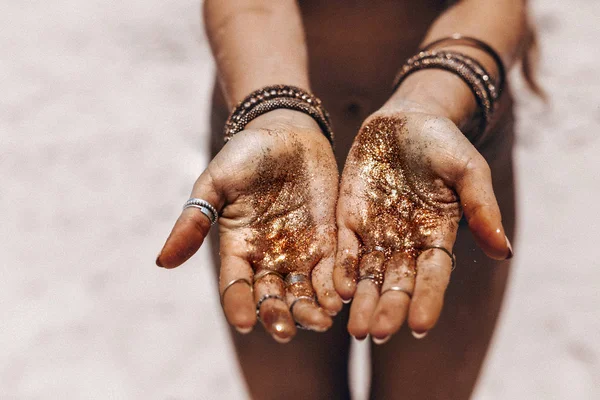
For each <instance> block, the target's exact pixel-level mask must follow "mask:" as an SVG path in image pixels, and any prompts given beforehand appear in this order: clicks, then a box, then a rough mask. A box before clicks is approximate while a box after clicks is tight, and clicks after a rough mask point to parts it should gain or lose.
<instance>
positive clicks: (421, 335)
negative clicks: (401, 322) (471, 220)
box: [412, 331, 429, 339]
mask: <svg viewBox="0 0 600 400" xmlns="http://www.w3.org/2000/svg"><path fill="white" fill-rule="evenodd" d="M428 333H429V331H425V332H421V333H417V332H415V331H412V335H413V336H414V337H415V339H423V338H424V337H425V336H427V334H428Z"/></svg>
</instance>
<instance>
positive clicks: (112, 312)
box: [0, 0, 600, 399]
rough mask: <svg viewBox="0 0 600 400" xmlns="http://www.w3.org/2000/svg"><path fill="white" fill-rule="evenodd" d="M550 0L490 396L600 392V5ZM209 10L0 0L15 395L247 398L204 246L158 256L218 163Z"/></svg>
mask: <svg viewBox="0 0 600 400" xmlns="http://www.w3.org/2000/svg"><path fill="white" fill-rule="evenodd" d="M533 5H534V10H535V13H534V17H535V20H536V21H537V22H538V24H539V28H540V32H541V39H542V45H543V48H544V60H543V65H542V71H541V76H540V77H541V81H542V82H543V83H544V85H545V86H546V88H547V89H548V91H549V92H550V94H551V98H552V104H551V106H549V107H544V106H543V105H541V104H540V103H539V102H538V101H536V100H535V99H534V98H533V97H531V96H530V95H529V94H528V93H519V96H520V97H519V98H520V100H519V103H520V107H519V114H520V123H519V135H518V146H517V149H516V161H517V165H518V184H519V190H520V191H519V215H520V229H519V234H518V238H517V240H516V243H515V250H516V259H515V264H516V265H515V268H514V274H513V276H512V282H511V285H510V289H509V293H508V297H507V299H506V307H505V309H504V313H503V315H502V320H501V323H500V328H499V329H498V331H497V335H496V338H495V342H494V346H493V349H492V350H491V355H490V357H489V359H488V362H487V365H486V369H485V372H484V373H483V376H482V379H481V381H480V384H479V386H478V388H477V392H476V396H475V398H476V399H597V398H600V389H599V388H600V363H599V360H598V357H599V356H600V319H599V318H598V317H599V313H598V309H599V308H600V296H599V295H598V282H599V278H600V269H599V268H598V262H596V260H597V258H598V251H597V245H598V239H600V235H599V234H598V228H599V224H598V222H599V212H598V209H597V205H596V199H595V195H600V179H599V178H598V176H599V174H598V172H597V166H598V162H597V160H596V158H597V155H598V154H600V141H599V140H598V134H599V133H600V108H599V106H600V74H599V71H598V68H597V65H596V63H598V61H600V52H599V51H598V49H599V46H598V41H599V40H600V35H599V33H600V32H599V29H598V25H599V21H600V2H598V1H597V0H587V1H586V0H573V1H569V2H565V1H561V0H537V1H534V2H533ZM198 10H199V5H198V1H197V0H194V1H192V0H187V1H178V2H164V1H156V0H146V1H139V0H137V1H115V0H104V1H100V0H88V1H85V2H82V1H74V0H55V1H47V2H41V1H26V0H23V1H3V2H1V3H0V171H1V175H0V177H1V178H0V179H1V180H0V213H1V216H2V217H1V220H0V221H1V223H0V234H1V237H2V240H1V244H0V260H1V267H0V268H1V269H0V271H1V278H0V321H1V323H2V329H0V398H2V399H13V398H18V399H21V398H28V399H29V398H47V399H50V398H52V399H59V398H64V399H74V398H98V399H107V398H115V399H166V398H178V399H243V398H245V394H244V390H243V385H242V383H241V380H240V376H239V373H238V372H237V370H236V367H235V362H234V360H233V357H232V352H231V348H230V346H229V344H228V343H227V341H226V332H225V329H224V322H223V321H222V320H221V317H220V312H219V308H218V299H217V295H216V289H215V287H214V285H213V284H212V281H213V280H214V276H213V274H212V272H211V271H210V269H211V268H210V267H209V265H208V262H207V260H208V257H207V254H208V253H207V251H206V250H201V251H200V253H199V254H198V255H197V256H196V257H195V258H194V259H193V261H192V262H191V263H189V264H188V265H187V266H185V267H183V268H180V269H179V270H177V271H164V270H161V269H159V268H156V267H154V265H153V262H154V257H155V255H156V253H157V251H158V250H159V248H160V245H161V244H162V241H163V240H164V238H165V236H166V234H167V233H168V231H169V229H170V227H171V223H172V222H173V220H174V218H175V217H176V216H177V214H178V211H179V210H178V204H180V203H181V202H182V201H183V200H185V198H186V197H187V195H188V193H189V190H190V187H191V184H192V182H193V180H194V179H195V177H196V176H197V175H198V173H199V172H200V171H201V169H202V168H203V167H204V166H205V165H206V163H207V159H206V157H205V153H204V152H203V151H201V148H202V146H203V145H204V144H205V143H206V133H207V123H206V121H207V109H208V102H209V97H208V93H209V90H210V85H211V77H212V75H213V72H214V71H213V68H214V67H213V65H212V61H210V56H209V53H208V48H207V43H206V40H205V38H204V36H203V33H202V28H201V25H200V20H199V18H198V13H199V11H198ZM516 86H519V85H518V84H517V85H516ZM359 386H360V384H359ZM359 392H363V393H364V390H360V388H359Z"/></svg>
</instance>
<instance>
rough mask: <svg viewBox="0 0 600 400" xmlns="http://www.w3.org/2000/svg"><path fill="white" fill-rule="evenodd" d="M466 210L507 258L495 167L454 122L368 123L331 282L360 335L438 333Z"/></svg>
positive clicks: (342, 201) (353, 166)
mask: <svg viewBox="0 0 600 400" xmlns="http://www.w3.org/2000/svg"><path fill="white" fill-rule="evenodd" d="M463 212H464V214H465V216H466V219H467V221H468V223H469V227H470V229H471V231H472V233H473V235H474V236H475V239H476V241H477V243H478V244H479V246H480V247H481V248H482V249H483V250H484V251H485V253H486V254H487V255H488V256H490V257H492V258H495V259H505V258H507V257H509V256H510V254H511V251H512V250H510V244H509V242H508V239H507V238H506V236H505V234H504V229H503V227H502V223H501V216H500V210H499V208H498V204H497V202H496V199H495V196H494V193H493V189H492V181H491V175H490V170H489V167H488V165H487V163H486V161H485V160H484V158H483V157H482V156H481V155H480V154H479V153H478V152H477V150H476V149H475V148H474V147H473V146H472V145H471V143H470V142H469V140H467V139H466V138H465V137H464V135H463V134H462V133H461V131H460V130H459V129H458V128H457V127H456V126H455V125H454V124H453V123H452V122H451V121H450V120H448V119H446V118H442V117H437V116H435V115H432V114H428V113H426V112H416V111H411V112H398V111H395V110H394V109H390V108H387V109H382V111H379V112H378V113H376V114H375V115H373V116H371V117H370V118H369V119H368V120H367V121H366V122H365V123H364V125H363V126H362V128H361V130H360V132H359V134H358V135H357V137H356V139H355V141H354V144H353V146H352V149H351V150H350V153H349V155H348V159H347V161H346V165H345V168H344V172H343V174H342V182H341V187H340V198H339V201H338V206H337V224H338V251H337V257H336V264H335V270H334V283H335V287H336V289H337V291H338V293H339V294H340V295H341V297H342V298H343V299H345V300H349V299H351V298H352V297H354V300H353V303H352V307H351V310H350V320H349V322H348V330H349V332H350V333H351V334H352V335H353V336H355V337H357V338H364V337H365V336H366V335H367V334H369V333H370V334H371V336H372V337H373V338H374V340H376V341H377V342H381V341H383V340H386V339H387V338H388V337H389V336H390V335H392V334H393V333H395V332H396V331H398V329H399V328H400V326H401V325H402V324H403V322H404V321H405V320H406V319H408V325H409V326H410V328H411V329H412V330H413V332H415V333H417V334H424V333H426V332H427V331H428V330H429V329H431V328H433V326H434V325H435V323H436V321H437V319H438V317H439V315H440V312H441V309H442V304H443V298H444V292H445V289H446V287H447V285H448V282H449V279H450V272H451V270H452V267H453V264H454V261H453V256H452V255H451V254H452V247H453V245H454V241H455V239H456V233H457V229H458V223H459V221H460V219H461V216H462V213H463ZM458 267H459V268H460V260H459V265H458ZM380 293H381V294H380Z"/></svg>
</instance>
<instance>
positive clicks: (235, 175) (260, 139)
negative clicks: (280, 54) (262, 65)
mask: <svg viewBox="0 0 600 400" xmlns="http://www.w3.org/2000/svg"><path fill="white" fill-rule="evenodd" d="M337 189H338V172H337V165H336V162H335V158H334V156H333V152H332V149H331V146H330V144H329V142H328V141H327V139H326V138H325V137H324V136H323V134H322V133H321V130H320V129H319V127H318V125H317V123H316V122H315V121H314V120H313V119H312V118H310V117H309V116H307V115H304V114H302V113H299V112H296V111H290V110H275V111H271V112H269V113H267V114H264V115H262V116H260V117H258V118H256V119H255V120H253V121H252V122H251V123H249V124H248V125H247V127H246V129H245V130H244V131H242V132H240V133H238V134H237V135H235V136H234V137H233V139H231V140H230V141H229V142H228V143H227V144H226V145H225V146H224V147H223V149H222V150H221V151H220V152H219V153H218V154H217V156H216V157H215V158H214V159H213V160H212V161H211V162H210V164H209V166H208V168H207V169H206V170H205V171H204V172H203V173H202V175H200V177H199V178H198V180H197V182H196V184H195V185H194V188H193V190H192V195H191V197H197V198H201V199H204V200H207V201H208V202H210V203H211V204H213V205H214V206H215V207H216V208H217V209H219V210H222V212H221V215H220V218H219V235H220V241H221V244H220V255H221V272H220V279H219V280H220V293H222V294H223V291H224V290H225V289H226V288H227V285H228V283H231V282H233V281H235V280H240V281H238V282H237V283H235V284H233V285H231V286H229V287H228V288H227V290H225V293H224V295H223V298H222V303H223V308H224V311H225V315H226V317H227V320H228V321H229V323H230V324H232V325H233V326H234V327H235V328H236V329H237V330H238V331H240V332H248V331H250V330H251V329H252V327H253V326H254V324H255V323H256V319H257V312H256V305H257V303H258V302H259V301H260V300H261V299H263V300H264V301H262V302H261V305H260V310H259V311H260V313H259V315H260V319H261V321H262V323H263V325H264V327H265V328H266V330H267V331H268V332H269V333H270V334H271V335H272V336H273V337H274V338H275V339H276V340H277V341H279V342H287V341H289V340H290V339H291V338H292V337H293V336H294V335H295V333H296V326H295V324H294V321H296V322H297V323H298V324H299V325H301V326H303V327H305V328H308V329H312V330H316V331H325V330H327V329H328V328H329V327H330V326H331V324H332V320H331V317H330V315H334V314H335V313H337V312H338V311H339V310H340V309H341V307H342V303H341V299H340V297H339V296H338V294H337V293H336V291H335V289H334V287H333V282H332V271H333V265H334V259H335V248H336V227H335V218H334V212H335V202H336V198H337ZM209 228H210V222H209V220H208V218H207V217H206V216H204V214H202V213H201V212H200V211H199V210H198V209H195V208H187V209H185V210H184V211H183V212H182V214H181V216H180V217H179V219H178V220H177V222H176V224H175V226H174V228H173V231H172V232H171V235H170V236H169V238H168V239H167V242H166V244H165V246H164V248H163V250H162V252H161V253H160V255H159V257H158V259H157V264H158V265H160V266H163V267H165V268H174V267H177V266H178V265H180V264H181V263H183V262H184V261H186V260H187V259H188V258H189V257H191V256H192V255H193V254H194V253H195V252H196V251H197V250H198V248H199V247H200V245H201V244H202V242H203V240H204V238H205V237H206V235H207V234H208V230H209ZM269 271H270V272H269ZM266 272H267V273H266ZM273 272H276V273H277V274H275V273H273ZM282 277H283V278H287V279H286V280H287V282H288V283H285V282H284V280H282ZM241 280H246V282H248V283H253V285H252V286H253V290H252V288H251V287H250V285H249V284H245V282H244V281H241ZM315 293H316V295H317V297H318V301H319V303H318V304H320V305H321V306H322V307H323V308H324V309H323V308H321V307H320V306H319V305H318V304H317V303H316V301H313V300H311V299H312V298H314V296H315ZM266 295H270V296H277V297H275V298H273V297H268V296H267V297H265V296H266ZM265 299H266V300H265ZM298 299H300V300H298ZM296 300H298V301H296ZM295 301H296V303H294V302H295ZM292 305H293V315H292V314H291V313H290V310H289V309H290V306H292ZM325 310H326V311H325Z"/></svg>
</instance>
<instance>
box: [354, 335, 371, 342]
mask: <svg viewBox="0 0 600 400" xmlns="http://www.w3.org/2000/svg"><path fill="white" fill-rule="evenodd" d="M367 336H369V335H367ZM367 336H362V337H358V336H354V339H356V340H358V341H359V342H362V341H363V340H365V339H366V338H367Z"/></svg>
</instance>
